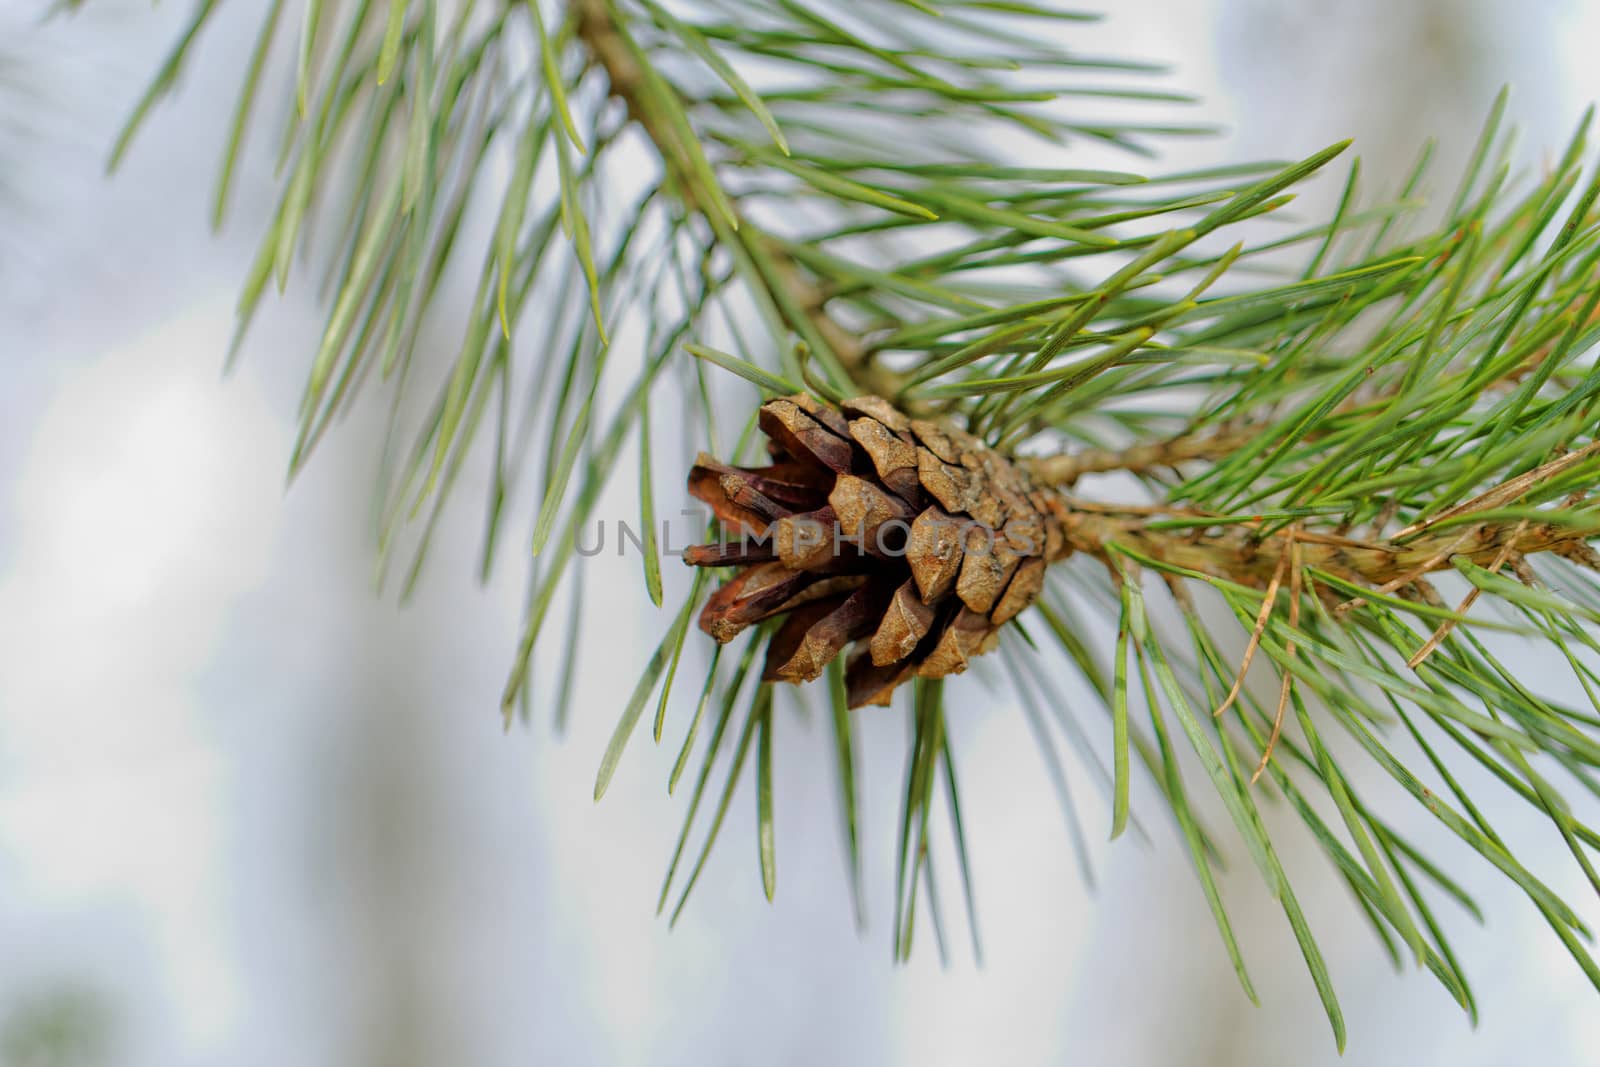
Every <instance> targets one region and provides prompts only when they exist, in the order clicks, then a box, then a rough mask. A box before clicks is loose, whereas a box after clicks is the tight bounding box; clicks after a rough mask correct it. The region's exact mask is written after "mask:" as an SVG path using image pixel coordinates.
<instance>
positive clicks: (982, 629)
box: [684, 394, 1070, 708]
mask: <svg viewBox="0 0 1600 1067" xmlns="http://www.w3.org/2000/svg"><path fill="white" fill-rule="evenodd" d="M760 427H761V430H762V432H764V433H765V434H766V435H767V437H768V438H769V439H770V442H769V445H768V449H769V451H770V452H771V454H772V463H771V465H769V466H766V467H758V468H744V467H729V466H726V465H724V464H721V463H718V462H717V461H716V460H715V459H713V458H712V457H710V456H708V455H705V454H704V453H702V454H701V455H700V456H699V457H698V458H697V459H696V461H695V466H694V469H693V470H692V471H691V472H690V474H689V491H690V492H691V493H693V494H694V496H696V497H697V498H699V499H700V500H702V501H704V502H705V503H707V504H709V505H710V506H711V509H712V511H713V512H714V513H715V514H716V516H717V518H718V519H720V520H721V521H722V524H723V527H724V533H723V539H722V540H721V541H719V542H718V543H716V544H709V545H699V546H696V547H694V548H691V549H689V550H688V551H687V552H686V553H685V557H684V558H685V562H687V563H689V564H690V565H691V566H697V567H723V566H732V567H736V568H738V571H737V573H736V574H735V575H734V576H733V577H732V578H731V579H730V580H729V581H728V582H727V583H726V584H724V585H723V586H722V587H721V588H719V589H718V590H717V591H716V592H715V593H713V594H712V595H711V599H710V601H709V602H707V604H706V606H705V609H704V610H703V611H702V612H701V613H700V628H701V629H702V630H705V631H706V632H707V633H708V634H710V635H711V636H712V637H715V638H716V639H717V640H718V641H720V642H723V643H726V642H728V641H731V640H733V639H734V637H735V636H737V635H738V634H739V633H740V632H741V631H743V630H744V629H745V628H746V627H748V626H751V625H753V624H755V623H757V622H760V621H761V620H763V619H768V618H772V617H774V616H778V615H785V616H787V618H786V619H785V620H784V622H783V624H782V625H781V626H780V627H779V628H778V630H777V632H776V633H774V635H773V637H772V640H771V642H770V644H769V645H768V648H767V660H766V669H765V672H764V674H763V677H764V678H767V679H769V680H780V679H781V680H783V681H788V682H805V681H810V680H811V679H813V678H815V677H817V675H819V674H821V673H822V670H823V668H824V667H825V666H827V664H828V663H829V661H831V660H832V659H833V658H834V657H835V656H837V655H838V654H839V653H840V652H841V651H843V650H844V648H845V646H847V645H850V644H851V643H855V644H856V648H855V651H854V652H853V654H852V655H851V657H850V659H849V661H848V663H847V665H846V668H845V679H846V688H847V692H848V698H849V704H850V706H851V707H853V708H854V707H860V706H861V705H863V704H888V703H889V697H890V694H891V693H893V691H894V689H895V687H896V686H898V685H899V684H900V683H901V682H903V681H905V680H906V679H908V678H910V677H912V676H913V675H921V676H922V677H924V678H942V677H944V676H945V675H947V674H956V673H959V672H961V671H963V670H965V669H966V666H967V661H968V659H970V658H971V657H973V656H976V655H978V654H980V653H982V652H986V651H988V650H989V649H990V648H992V647H994V644H995V642H996V640H997V639H998V637H997V635H998V633H999V630H1000V627H1001V626H1003V625H1005V623H1006V622H1008V621H1009V620H1010V619H1012V618H1014V617H1015V616H1016V615H1017V614H1018V613H1020V612H1021V611H1022V610H1023V609H1024V608H1026V607H1027V606H1028V605H1029V604H1031V603H1032V602H1033V599H1034V597H1035V596H1037V595H1038V593H1039V590H1040V588H1041V587H1042V586H1043V584H1044V571H1045V567H1046V565H1047V564H1049V563H1050V562H1053V561H1054V560H1057V559H1060V558H1062V557H1064V556H1065V555H1067V554H1068V552H1070V549H1069V548H1068V547H1067V544H1066V539H1065V537H1064V536H1063V529H1064V527H1065V517H1066V506H1065V503H1064V501H1063V499H1062V498H1061V497H1060V496H1059V495H1058V494H1057V493H1055V492H1054V491H1052V490H1049V489H1040V488H1036V487H1035V486H1034V485H1033V484H1032V483H1031V482H1030V481H1029V480H1028V477H1027V475H1026V474H1025V473H1024V472H1023V471H1022V470H1021V469H1019V468H1018V467H1017V466H1015V465H1013V464H1012V463H1011V462H1010V461H1009V460H1007V459H1006V458H1005V457H1004V456H1001V455H1000V454H999V453H997V452H995V451H994V450H992V449H990V448H989V447H988V446H987V445H985V444H983V443H982V442H981V441H979V440H977V439H976V438H974V437H973V436H971V435H970V434H967V433H965V432H963V431H961V430H957V429H953V428H949V427H945V426H940V425H937V424H935V423H932V422H925V421H922V420H919V419H908V418H907V417H906V416H904V415H902V414H901V413H900V412H899V411H897V410H896V409H895V408H894V407H893V406H892V405H891V404H889V403H888V402H887V401H885V400H883V399H881V398H880V397H875V396H864V397H858V398H856V399H854V400H849V401H846V402H845V403H844V404H843V405H842V410H841V411H835V410H834V409H832V408H830V407H826V406H824V405H823V404H821V403H819V402H817V401H816V400H813V399H812V398H811V397H809V396H806V395H804V394H801V395H799V396H792V397H785V398H782V399H777V400H771V401H768V402H767V403H766V404H764V405H762V407H761V413H760Z"/></svg>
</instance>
